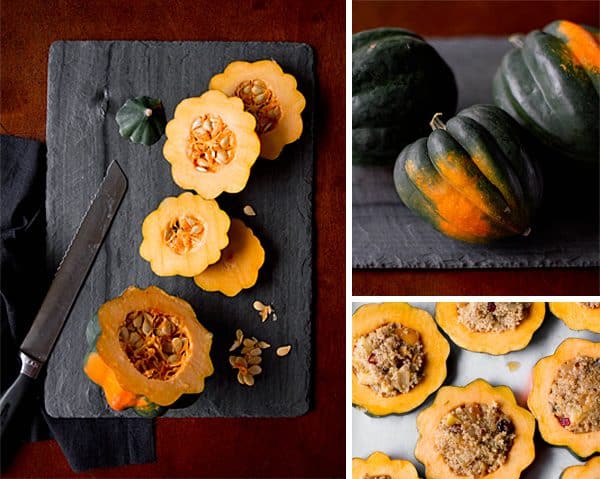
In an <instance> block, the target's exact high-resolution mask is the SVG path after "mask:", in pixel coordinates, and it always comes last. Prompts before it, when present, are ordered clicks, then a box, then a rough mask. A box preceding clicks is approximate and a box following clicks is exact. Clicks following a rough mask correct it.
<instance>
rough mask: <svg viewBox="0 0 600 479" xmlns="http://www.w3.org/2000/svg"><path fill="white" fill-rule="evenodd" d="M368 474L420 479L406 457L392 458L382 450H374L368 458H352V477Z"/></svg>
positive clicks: (359, 478) (361, 478)
mask: <svg viewBox="0 0 600 479" xmlns="http://www.w3.org/2000/svg"><path fill="white" fill-rule="evenodd" d="M366 475H368V476H384V475H387V476H390V477H391V478H392V479H419V475H418V474H417V470H416V469H415V466H413V465H412V463H411V462H409V461H406V460H404V459H390V457H389V456H387V455H386V454H384V453H382V452H374V453H373V454H371V455H370V456H369V457H368V458H367V459H362V458H357V457H355V458H353V459H352V479H363V478H364V477H365V476H366Z"/></svg>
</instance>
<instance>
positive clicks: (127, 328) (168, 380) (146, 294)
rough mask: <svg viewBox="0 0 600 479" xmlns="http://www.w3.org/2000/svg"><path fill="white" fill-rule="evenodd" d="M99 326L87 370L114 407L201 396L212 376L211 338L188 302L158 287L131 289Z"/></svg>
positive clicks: (107, 309) (106, 307)
mask: <svg viewBox="0 0 600 479" xmlns="http://www.w3.org/2000/svg"><path fill="white" fill-rule="evenodd" d="M98 326H99V335H98V337H97V341H96V345H95V349H94V350H92V352H91V353H90V354H89V355H88V358H87V361H86V364H85V367H84V371H85V373H86V374H87V375H88V376H89V377H90V379H91V380H92V381H94V382H95V383H97V384H99V385H101V386H102V388H103V389H104V392H105V395H106V399H107V401H108V403H109V405H110V406H111V407H112V408H113V409H116V410H121V409H124V408H127V407H134V408H136V409H138V408H139V409H140V410H141V411H142V413H143V412H144V408H145V407H147V406H149V405H150V403H152V405H160V406H169V405H171V404H172V403H174V402H175V401H176V400H177V399H178V398H179V397H180V396H181V395H182V394H190V393H200V392H202V391H203V390H204V381H205V379H206V378H207V377H208V376H210V375H211V374H212V373H213V365H212V362H211V360H210V347H211V343H212V334H211V333H209V332H208V331H207V330H206V329H205V328H204V327H203V326H202V325H201V324H200V323H199V322H198V320H197V319H196V314H195V313H194V310H193V309H192V307H191V306H190V305H189V304H188V303H187V302H186V301H184V300H182V299H180V298H176V297H175V296H170V295H169V294H167V293H165V292H164V291H163V290H161V289H160V288H157V287H156V286H149V287H148V288H146V289H138V288H136V287H133V286H132V287H129V288H127V289H126V290H125V292H124V293H123V294H122V295H121V296H119V297H117V298H115V299H112V300H110V301H108V302H106V303H105V304H103V305H102V306H101V307H100V309H99V310H98Z"/></svg>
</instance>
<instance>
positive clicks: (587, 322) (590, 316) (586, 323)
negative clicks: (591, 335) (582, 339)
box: [548, 303, 600, 333]
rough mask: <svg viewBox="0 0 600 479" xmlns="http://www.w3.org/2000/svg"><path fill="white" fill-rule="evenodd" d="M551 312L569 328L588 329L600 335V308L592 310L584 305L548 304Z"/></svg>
mask: <svg viewBox="0 0 600 479" xmlns="http://www.w3.org/2000/svg"><path fill="white" fill-rule="evenodd" d="M548 304H549V306H550V311H551V312H552V314H553V315H554V316H556V317H557V318H558V319H560V320H562V321H563V322H564V323H565V324H566V325H567V326H568V327H569V328H571V329H575V330H582V329H587V330H588V331H593V332H595V333H600V307H597V308H592V307H588V306H585V305H584V304H582V303H548Z"/></svg>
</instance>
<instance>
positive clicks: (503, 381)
mask: <svg viewBox="0 0 600 479" xmlns="http://www.w3.org/2000/svg"><path fill="white" fill-rule="evenodd" d="M362 304H364V303H352V311H353V312H355V311H356V309H358V308H359V307H360V306H362ZM410 304H412V305H413V306H416V307H417V308H421V309H425V310H427V311H428V312H429V313H430V314H431V315H434V314H435V303H410ZM567 338H582V339H587V340H590V341H598V340H600V334H596V333H592V332H590V331H572V330H570V329H569V328H568V327H567V326H566V325H565V324H564V323H563V322H562V321H560V320H559V319H557V318H556V317H555V316H554V315H553V314H552V313H551V312H550V311H549V310H547V311H546V318H545V319H544V322H543V324H542V326H541V327H540V328H539V329H538V330H537V331H536V332H535V334H534V336H533V339H532V341H531V343H529V345H528V346H527V347H526V348H525V349H522V350H521V351H513V352H511V353H508V354H504V355H499V356H493V355H491V354H485V353H473V352H471V351H467V350H465V349H461V348H459V347H458V346H456V345H455V344H454V343H452V341H449V342H450V356H449V358H448V378H447V379H446V381H444V385H445V386H447V385H454V386H464V385H466V384H468V383H470V382H471V381H473V380H475V379H477V378H483V379H485V380H486V381H488V382H489V383H490V384H492V385H494V386H498V385H506V386H508V387H510V388H511V389H512V391H513V392H514V394H515V397H516V399H517V402H518V403H519V405H520V406H522V407H525V408H526V407H527V394H528V391H529V388H530V381H531V369H532V368H533V366H534V364H535V363H536V362H537V361H538V360H539V359H541V358H542V357H545V356H549V355H550V354H552V353H553V352H554V350H555V349H556V348H557V347H558V345H559V344H560V343H562V342H563V341H564V340H565V339H567ZM509 361H512V362H515V363H518V364H517V365H518V369H516V370H514V371H511V370H510V369H509V368H508V363H509ZM434 399H435V394H432V395H431V396H430V397H429V398H428V399H427V400H426V401H425V403H424V404H422V405H421V406H419V407H417V408H416V409H415V410H413V411H411V412H409V413H407V414H403V415H392V416H387V417H384V418H372V417H369V416H367V415H366V414H364V413H363V412H361V411H360V410H359V409H357V408H353V409H352V457H368V456H369V454H371V453H372V452H373V451H382V452H384V453H386V454H388V455H389V456H390V457H394V458H400V457H401V458H404V459H407V460H409V461H410V462H412V463H413V464H414V465H415V467H416V468H417V470H418V471H419V477H425V473H424V471H425V468H424V467H423V464H421V463H420V462H419V461H417V459H416V458H415V456H414V452H415V445H416V443H417V439H418V436H419V434H418V432H417V423H416V419H417V416H418V414H419V413H420V412H421V411H422V410H423V409H425V408H427V407H429V406H431V404H432V403H433V400H434ZM534 441H535V459H534V461H533V464H532V465H531V466H529V467H528V468H527V469H526V470H525V471H524V472H523V474H521V475H520V476H519V478H520V479H540V478H543V479H558V478H559V476H560V473H561V472H562V471H563V470H564V469H565V468H566V467H568V466H573V465H579V464H582V462H579V461H578V460H577V458H576V457H575V456H574V455H573V454H571V452H570V451H569V450H568V449H567V448H565V447H555V446H551V445H550V444H547V443H545V442H544V441H543V440H542V439H541V437H540V435H539V434H537V433H536V435H535V438H534Z"/></svg>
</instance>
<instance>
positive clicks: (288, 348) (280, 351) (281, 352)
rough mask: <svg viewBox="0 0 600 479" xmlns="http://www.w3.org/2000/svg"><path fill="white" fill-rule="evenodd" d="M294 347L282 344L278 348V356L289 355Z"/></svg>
mask: <svg viewBox="0 0 600 479" xmlns="http://www.w3.org/2000/svg"><path fill="white" fill-rule="evenodd" d="M291 349H292V347H291V346H290V345H287V346H280V347H279V348H277V356H281V357H283V356H287V355H288V354H289V352H290V351H291Z"/></svg>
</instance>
